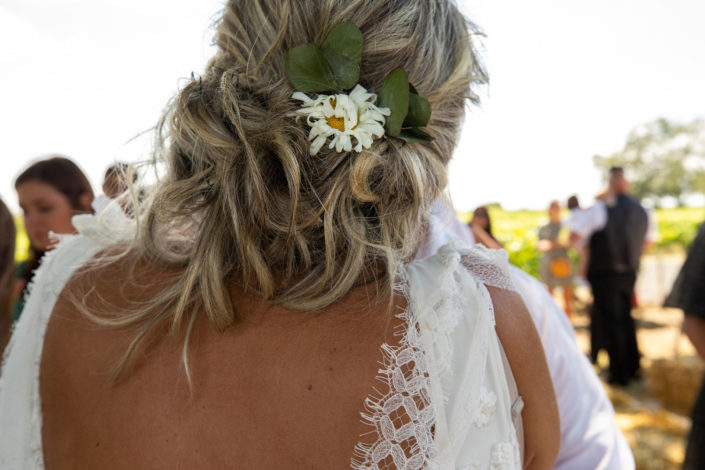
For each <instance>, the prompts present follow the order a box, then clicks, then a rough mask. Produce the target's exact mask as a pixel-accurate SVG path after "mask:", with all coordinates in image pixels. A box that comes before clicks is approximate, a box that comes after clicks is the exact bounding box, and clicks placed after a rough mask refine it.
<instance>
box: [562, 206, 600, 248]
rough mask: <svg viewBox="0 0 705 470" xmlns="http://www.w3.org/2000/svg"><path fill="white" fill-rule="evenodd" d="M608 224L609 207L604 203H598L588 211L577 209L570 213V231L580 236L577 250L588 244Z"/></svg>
mask: <svg viewBox="0 0 705 470" xmlns="http://www.w3.org/2000/svg"><path fill="white" fill-rule="evenodd" d="M606 224H607V206H606V205H605V203H604V202H603V201H597V202H595V204H593V205H592V206H591V207H589V208H587V209H580V208H576V209H573V210H571V211H570V218H569V219H568V223H567V225H568V229H569V230H570V232H571V233H574V234H576V235H578V236H580V240H579V241H578V243H576V248H580V247H582V246H584V245H586V244H587V242H588V240H589V239H590V237H591V236H592V234H593V233H595V232H597V231H599V230H602V229H603V228H605V225H606Z"/></svg>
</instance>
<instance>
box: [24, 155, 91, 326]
mask: <svg viewBox="0 0 705 470" xmlns="http://www.w3.org/2000/svg"><path fill="white" fill-rule="evenodd" d="M15 190H16V191H17V197H18V199H19V204H20V207H21V208H22V212H23V214H24V226H25V229H26V231H27V237H29V242H30V255H29V258H28V259H27V260H26V261H24V262H22V263H20V264H19V266H18V269H17V279H18V281H19V288H18V291H20V292H22V294H21V295H20V298H19V299H18V300H17V302H16V303H15V306H14V308H13V311H12V317H13V321H17V319H18V318H19V317H20V314H21V313H22V308H23V306H24V295H25V293H26V289H27V285H28V284H29V283H30V281H31V280H32V277H33V276H34V272H35V270H36V269H37V267H39V263H40V261H41V259H42V256H44V253H45V252H47V251H49V250H51V249H52V248H53V245H54V240H53V239H52V237H51V236H50V232H51V233H55V234H67V233H76V229H75V228H74V226H73V225H72V223H71V218H72V217H73V216H74V215H76V214H85V213H92V212H93V209H92V206H91V204H92V202H93V189H92V188H91V184H90V182H89V181H88V178H87V177H86V175H85V174H84V173H83V172H82V171H81V169H80V168H79V167H78V166H77V165H76V164H75V163H74V162H73V161H71V160H69V159H68V158H65V157H61V156H53V157H50V158H47V159H44V160H40V161H38V162H35V163H32V164H31V165H30V166H29V167H27V169H25V170H24V171H23V172H22V173H20V175H19V176H18V177H17V179H16V180H15Z"/></svg>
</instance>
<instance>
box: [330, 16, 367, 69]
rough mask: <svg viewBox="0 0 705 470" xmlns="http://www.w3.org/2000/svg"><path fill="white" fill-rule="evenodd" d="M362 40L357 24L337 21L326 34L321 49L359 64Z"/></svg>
mask: <svg viewBox="0 0 705 470" xmlns="http://www.w3.org/2000/svg"><path fill="white" fill-rule="evenodd" d="M363 41H364V40H363V38H362V32H361V31H360V30H359V29H358V28H357V26H355V25H354V24H352V23H338V24H337V25H335V26H333V29H331V30H330V33H328V36H326V39H325V40H324V41H323V44H321V49H323V51H324V52H325V51H330V52H333V53H335V54H338V55H339V56H341V57H344V58H345V59H348V60H350V61H352V62H354V63H355V64H359V63H360V59H361V58H362V45H363Z"/></svg>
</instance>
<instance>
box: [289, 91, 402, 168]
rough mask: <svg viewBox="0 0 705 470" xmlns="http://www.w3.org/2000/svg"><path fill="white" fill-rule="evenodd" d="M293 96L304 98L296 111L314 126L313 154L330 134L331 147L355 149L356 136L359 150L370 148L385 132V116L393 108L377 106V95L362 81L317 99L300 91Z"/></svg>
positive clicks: (356, 146) (312, 130) (310, 136)
mask: <svg viewBox="0 0 705 470" xmlns="http://www.w3.org/2000/svg"><path fill="white" fill-rule="evenodd" d="M292 98H294V99H296V100H300V101H303V102H304V104H303V105H302V106H301V108H299V109H298V110H297V111H296V114H297V115H298V116H299V117H305V118H306V123H308V125H309V126H311V132H310V133H309V135H308V140H311V141H313V142H312V143H311V155H316V154H317V153H318V151H319V150H320V149H321V147H323V144H325V143H326V141H327V140H328V138H329V137H330V138H331V141H330V144H329V145H328V148H331V149H332V148H333V147H335V151H336V152H341V151H345V152H350V151H351V150H353V143H352V138H353V137H354V138H355V140H356V143H355V147H354V149H355V151H356V152H361V151H362V149H363V148H370V146H371V145H372V141H373V140H374V138H375V137H382V136H383V135H384V117H385V116H389V114H390V111H389V108H378V107H377V106H375V104H374V102H375V101H376V100H377V95H375V94H374V93H367V90H365V88H363V87H362V86H361V85H359V84H358V85H355V88H353V90H352V91H351V92H350V94H347V95H346V94H339V95H318V97H317V98H316V99H315V100H314V99H311V98H309V97H308V96H306V95H305V94H304V93H301V92H300V91H297V92H296V93H294V94H293V95H292Z"/></svg>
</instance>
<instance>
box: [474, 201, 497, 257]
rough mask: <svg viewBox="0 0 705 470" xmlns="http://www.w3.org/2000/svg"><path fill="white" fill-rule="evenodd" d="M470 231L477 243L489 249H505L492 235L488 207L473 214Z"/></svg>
mask: <svg viewBox="0 0 705 470" xmlns="http://www.w3.org/2000/svg"><path fill="white" fill-rule="evenodd" d="M470 230H471V231H472V235H473V237H475V241H476V242H477V243H482V244H483V245H485V246H486V247H487V248H492V249H500V248H504V247H503V246H502V244H501V243H500V242H499V240H497V239H496V238H495V237H494V235H493V234H492V221H491V220H490V213H489V211H488V210H487V207H485V206H480V207H478V208H477V209H475V211H474V212H473V213H472V220H471V221H470Z"/></svg>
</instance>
